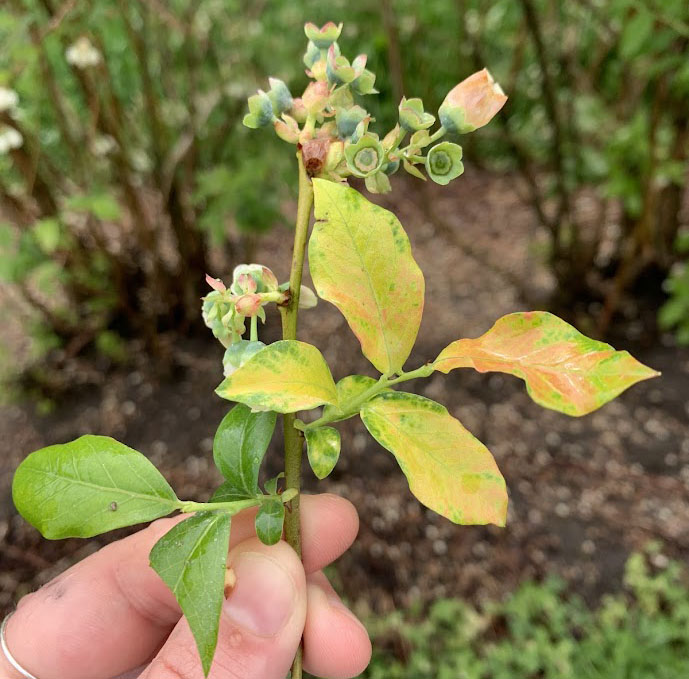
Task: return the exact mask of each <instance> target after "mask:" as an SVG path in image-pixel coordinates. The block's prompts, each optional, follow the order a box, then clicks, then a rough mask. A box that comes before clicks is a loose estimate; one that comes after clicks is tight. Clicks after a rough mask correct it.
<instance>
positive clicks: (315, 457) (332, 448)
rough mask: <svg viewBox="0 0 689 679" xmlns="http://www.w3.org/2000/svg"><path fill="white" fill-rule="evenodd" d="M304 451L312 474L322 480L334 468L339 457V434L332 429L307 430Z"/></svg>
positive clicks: (317, 428)
mask: <svg viewBox="0 0 689 679" xmlns="http://www.w3.org/2000/svg"><path fill="white" fill-rule="evenodd" d="M305 435H306V450H307V453H308V456H309V464H310V465H311V469H313V473H314V474H315V475H316V477H317V478H319V479H324V478H325V477H326V476H328V474H330V472H331V471H332V470H333V469H334V468H335V465H336V464H337V460H338V458H339V457H340V432H339V431H337V429H334V428H333V427H316V428H315V429H307V430H306V432H305Z"/></svg>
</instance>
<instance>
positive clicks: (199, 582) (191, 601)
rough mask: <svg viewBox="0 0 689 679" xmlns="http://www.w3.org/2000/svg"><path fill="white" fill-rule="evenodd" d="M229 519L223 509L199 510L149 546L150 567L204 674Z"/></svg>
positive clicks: (214, 635)
mask: <svg viewBox="0 0 689 679" xmlns="http://www.w3.org/2000/svg"><path fill="white" fill-rule="evenodd" d="M231 520H232V519H231V517H230V516H229V514H225V513H224V512H199V513H198V514H195V515H194V516H192V517H190V518H188V519H186V520H185V521H182V522H181V523H178V524H177V525H176V526H174V527H173V528H172V530H170V531H169V532H168V533H167V534H165V535H164V536H163V537H162V538H161V539H160V540H158V542H157V543H156V544H155V545H154V547H153V549H152V550H151V566H152V567H153V568H154V569H155V570H156V572H157V573H158V575H160V577H161V578H162V579H163V581H164V582H165V584H166V585H167V586H168V587H169V588H170V589H171V590H172V593H173V594H174V595H175V598H176V599H177V601H178V602H179V605H180V607H181V608H182V612H183V613H184V616H185V617H186V619H187V622H188V623H189V627H190V628H191V632H192V634H193V635H194V639H195V640H196V647H197V648H198V651H199V656H200V657H201V664H202V666H203V671H204V674H205V675H206V676H208V673H209V672H210V668H211V663H212V662H213V655H214V654H215V647H216V644H217V643H218V628H219V625H220V613H221V610H222V604H223V600H224V590H225V569H226V565H227V552H228V550H229V546H230V523H231Z"/></svg>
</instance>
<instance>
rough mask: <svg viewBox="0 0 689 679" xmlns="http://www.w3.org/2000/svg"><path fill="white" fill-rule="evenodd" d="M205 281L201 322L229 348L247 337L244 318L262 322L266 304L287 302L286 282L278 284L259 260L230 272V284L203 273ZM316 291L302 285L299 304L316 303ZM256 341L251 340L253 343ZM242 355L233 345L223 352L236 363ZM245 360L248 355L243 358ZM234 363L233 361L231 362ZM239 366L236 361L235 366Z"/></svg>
mask: <svg viewBox="0 0 689 679" xmlns="http://www.w3.org/2000/svg"><path fill="white" fill-rule="evenodd" d="M206 282H207V283H208V285H210V287H211V288H212V291H211V292H209V293H208V294H207V295H206V296H205V297H204V298H203V305H202V314H203V321H204V323H205V324H206V325H207V326H208V327H209V328H210V329H211V332H212V333H213V335H214V336H215V337H216V338H217V339H218V340H219V341H220V342H221V343H222V345H223V346H224V347H226V348H227V349H228V351H229V349H231V348H232V347H233V346H234V345H238V347H244V346H246V345H244V344H241V342H245V341H246V340H243V339H242V336H243V335H244V333H245V332H246V319H247V318H249V319H253V318H254V317H257V318H260V319H261V320H262V321H263V322H265V318H266V316H265V308H264V307H265V306H266V305H267V304H270V303H271V302H274V303H276V304H278V305H282V304H287V302H288V301H289V293H288V292H287V289H288V287H289V284H287V283H285V284H283V285H280V284H279V283H278V279H277V278H276V277H275V274H274V273H273V272H272V271H271V270H270V269H269V268H268V267H267V266H263V265H261V264H240V265H239V266H236V267H235V269H234V271H233V273H232V283H231V284H230V286H229V287H227V286H226V285H225V283H223V281H221V280H220V279H219V278H212V277H211V276H206ZM316 302H317V299H316V295H315V293H314V292H313V291H312V290H310V289H309V288H307V287H306V286H304V285H303V286H302V287H301V294H300V302H299V306H300V308H305V309H308V308H311V307H314V306H316ZM253 344H255V342H253V343H252V345H253ZM240 355H241V356H244V353H243V350H241V351H240V349H239V348H234V349H232V351H231V352H229V353H228V354H226V356H227V357H228V358H227V360H228V361H229V360H230V358H231V360H232V361H234V362H235V363H236V361H238V360H239V358H238V357H239V356H240ZM246 360H248V358H247V359H246ZM231 365H234V363H231ZM236 367H238V366H237V365H235V368H236Z"/></svg>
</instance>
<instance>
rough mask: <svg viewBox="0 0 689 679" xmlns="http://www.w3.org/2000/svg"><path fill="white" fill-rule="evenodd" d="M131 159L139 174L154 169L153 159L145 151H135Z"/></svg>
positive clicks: (130, 156) (130, 155)
mask: <svg viewBox="0 0 689 679" xmlns="http://www.w3.org/2000/svg"><path fill="white" fill-rule="evenodd" d="M129 159H130V160H131V163H132V167H133V168H134V169H135V170H136V171H137V172H148V171H149V170H150V169H151V167H152V165H151V159H150V158H149V157H148V154H147V153H146V151H144V150H143V149H133V150H132V151H131V152H130V154H129Z"/></svg>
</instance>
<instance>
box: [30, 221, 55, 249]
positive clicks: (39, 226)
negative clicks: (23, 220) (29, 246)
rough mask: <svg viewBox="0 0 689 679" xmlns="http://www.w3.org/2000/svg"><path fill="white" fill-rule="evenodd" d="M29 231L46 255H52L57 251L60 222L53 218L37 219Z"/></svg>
mask: <svg viewBox="0 0 689 679" xmlns="http://www.w3.org/2000/svg"><path fill="white" fill-rule="evenodd" d="M31 231H32V233H33V235H34V238H35V239H36V242H37V243H38V247H39V248H41V250H42V251H43V252H45V253H46V254H52V253H53V252H55V250H57V247H58V245H59V244H60V238H61V232H62V229H61V226H60V222H59V221H58V220H57V219H55V218H52V217H50V218H47V219H39V220H38V221H37V222H36V223H35V224H34V225H33V227H32V228H31Z"/></svg>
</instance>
